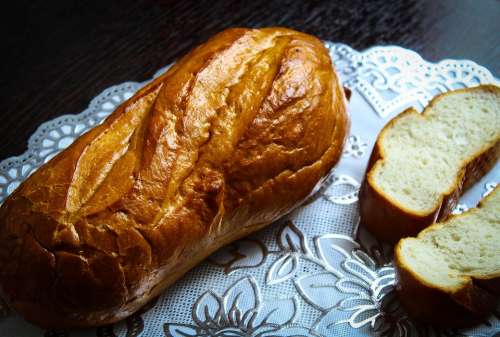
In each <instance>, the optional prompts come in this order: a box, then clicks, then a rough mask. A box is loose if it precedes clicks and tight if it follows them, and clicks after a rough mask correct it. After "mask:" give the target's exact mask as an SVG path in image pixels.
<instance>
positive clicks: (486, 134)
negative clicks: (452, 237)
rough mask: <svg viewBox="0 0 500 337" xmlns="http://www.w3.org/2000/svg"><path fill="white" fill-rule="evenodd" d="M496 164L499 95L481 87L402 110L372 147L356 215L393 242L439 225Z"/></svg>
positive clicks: (492, 88)
mask: <svg viewBox="0 0 500 337" xmlns="http://www.w3.org/2000/svg"><path fill="white" fill-rule="evenodd" d="M499 157H500V88H499V87H497V86H494V85H482V86H479V87H475V88H469V89H461V90H455V91H451V92H448V93H445V94H442V95H439V96H437V97H435V98H434V99H433V100H432V101H431V102H430V103H429V105H428V106H427V107H426V108H425V110H424V112H423V113H422V114H419V113H418V112H417V111H415V110H414V109H408V110H406V111H404V112H403V113H401V114H400V115H398V116H396V117H395V118H394V119H393V120H391V121H390V122H389V123H388V124H387V125H386V126H385V127H384V128H383V129H382V131H381V132H380V134H379V136H378V138H377V141H376V143H375V146H374V149H373V152H372V155H371V158H370V161H369V164H368V168H367V171H366V172H367V173H366V176H365V179H364V182H363V184H362V186H361V189H360V195H359V201H360V216H361V223H362V224H363V225H365V226H366V227H367V228H368V229H369V230H370V231H371V232H372V233H373V234H374V235H375V236H376V237H377V238H379V239H380V240H384V241H388V242H391V243H396V242H397V241H398V240H399V239H401V238H404V237H407V236H416V235H417V234H418V233H419V232H420V231H421V230H422V229H424V228H425V227H427V226H429V225H430V224H432V223H434V222H435V221H438V220H441V219H444V218H446V217H447V216H448V215H449V214H450V213H451V211H452V210H453V208H454V207H455V205H456V202H457V200H458V198H459V197H460V195H461V194H462V192H463V191H464V190H465V189H466V188H467V187H468V186H470V185H472V184H473V183H474V182H476V181H477V180H478V179H479V178H481V177H482V176H483V175H484V174H485V173H486V172H487V171H488V170H489V169H490V168H491V167H492V166H493V165H494V164H495V163H496V162H497V160H498V158H499Z"/></svg>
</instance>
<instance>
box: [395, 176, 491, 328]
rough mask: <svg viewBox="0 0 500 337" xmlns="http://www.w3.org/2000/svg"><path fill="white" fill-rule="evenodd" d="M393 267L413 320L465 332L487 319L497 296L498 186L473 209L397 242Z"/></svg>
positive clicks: (400, 292)
mask: <svg viewBox="0 0 500 337" xmlns="http://www.w3.org/2000/svg"><path fill="white" fill-rule="evenodd" d="M395 265H396V271H397V275H398V285H397V289H398V292H399V294H400V299H401V302H402V303H403V305H404V306H405V307H406V309H407V311H408V313H409V314H410V315H411V316H413V317H414V318H417V319H419V320H422V321H426V322H430V323H433V324H438V325H447V326H464V325H468V324H472V323H474V322H475V321H476V320H478V319H479V318H480V317H482V316H484V315H486V314H488V313H490V312H491V311H492V310H493V309H494V308H495V306H496V304H497V301H498V296H499V295H500V186H499V187H497V188H496V189H495V190H494V191H493V192H492V193H491V194H490V195H489V196H488V197H486V198H485V199H484V200H483V202H482V203H480V205H479V207H478V208H473V209H471V210H469V211H467V212H466V213H463V214H460V215H455V216H451V217H450V218H449V219H447V220H446V221H444V222H442V223H437V224H434V225H432V226H430V227H429V228H427V229H425V230H423V231H422V232H421V233H420V234H419V235H418V236H417V237H416V238H406V239H403V240H401V241H399V243H398V244H397V246H396V249H395Z"/></svg>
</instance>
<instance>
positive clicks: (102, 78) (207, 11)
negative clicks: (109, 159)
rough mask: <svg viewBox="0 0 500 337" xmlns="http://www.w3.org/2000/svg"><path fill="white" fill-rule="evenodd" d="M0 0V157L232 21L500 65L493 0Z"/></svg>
mask: <svg viewBox="0 0 500 337" xmlns="http://www.w3.org/2000/svg"><path fill="white" fill-rule="evenodd" d="M11 2H13V3H15V5H13V6H12V7H11V8H8V9H7V8H6V7H4V5H2V16H3V18H2V20H1V21H2V24H3V25H4V27H3V28H2V33H3V34H4V38H3V39H2V48H1V54H2V57H3V62H1V67H2V73H1V77H0V81H1V93H2V96H1V100H0V159H4V158H6V157H9V156H12V155H17V154H21V153H22V152H23V151H24V150H25V149H26V143H27V140H28V137H29V136H30V135H31V134H32V133H33V132H34V130H35V129H36V127H37V126H38V125H40V123H42V122H44V121H46V120H49V119H52V118H54V117H56V116H58V115H61V114H67V113H78V112H80V111H82V110H83V109H84V108H85V107H86V106H87V105H88V103H89V101H90V100H91V99H92V98H93V97H94V96H96V95H97V94H99V93H100V92H101V91H102V90H103V89H105V88H107V87H109V86H111V85H113V84H118V83H121V82H124V81H129V80H132V81H143V80H146V79H148V78H150V77H151V76H152V74H153V73H154V72H155V71H156V70H157V69H158V68H160V67H162V66H164V65H166V64H168V63H170V62H172V61H174V60H175V59H176V58H178V57H179V56H181V55H182V54H184V53H185V52H186V51H187V50H189V49H190V48H191V47H193V46H195V45H196V44H198V43H200V42H202V41H204V40H206V39H207V38H208V37H209V36H210V35H212V34H214V33H216V32H218V31H220V30H222V29H224V28H227V27H232V26H249V27H260V26H275V25H279V26H287V27H292V28H295V29H298V30H302V31H305V32H307V33H311V34H315V35H317V36H319V37H320V38H322V39H328V40H332V41H337V42H344V43H347V44H349V45H351V46H352V47H354V48H356V49H364V48H367V47H370V46H374V45H380V44H396V45H400V46H403V47H406V48H411V49H413V50H415V51H417V52H418V53H420V54H421V55H422V56H423V57H424V58H426V59H428V60H432V61H437V60H440V59H442V58H457V59H462V58H464V59H470V60H473V61H476V62H477V63H479V64H482V65H484V66H486V67H487V68H489V69H490V70H491V71H492V72H493V73H494V74H495V75H497V76H499V75H500V2H499V1H495V0H441V1H438V0H408V1H388V0H381V1H364V0H353V1H346V0H343V1H340V0H332V1H328V0H325V1H318V0H277V1H273V0H251V1H243V0H242V1H236V0H234V1H229V0H228V1H216V0H206V1H205V0H199V1H196V0H193V1H187V0H184V1H183V0H177V1H152V0H150V1H148V0H145V1H137V0H121V1H69V0H62V1H59V0H51V1H43V0H36V1H35V0H31V1H24V0H23V1H21V0H16V1H11Z"/></svg>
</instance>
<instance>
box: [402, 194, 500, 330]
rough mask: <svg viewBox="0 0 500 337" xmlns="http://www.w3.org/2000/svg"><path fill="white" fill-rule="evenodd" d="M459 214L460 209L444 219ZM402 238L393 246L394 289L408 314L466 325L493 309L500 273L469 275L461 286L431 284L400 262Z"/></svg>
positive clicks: (499, 289)
mask: <svg viewBox="0 0 500 337" xmlns="http://www.w3.org/2000/svg"><path fill="white" fill-rule="evenodd" d="M483 202H484V200H483ZM483 202H481V203H480V204H479V205H478V208H480V207H481V205H482V203H483ZM462 216H464V213H462V214H459V215H452V216H450V217H449V218H448V219H451V218H454V217H462ZM439 226H441V225H439ZM434 227H435V225H432V226H430V227H428V228H427V229H425V230H424V231H422V232H421V233H420V234H419V235H418V236H417V239H418V237H420V236H421V235H422V233H424V232H426V231H428V230H434ZM404 240H405V239H403V240H400V241H399V242H398V244H397V245H396V247H395V250H394V265H395V269H396V278H397V280H396V290H397V292H398V295H399V298H400V300H401V303H402V304H403V305H404V307H405V309H406V310H407V311H408V313H409V314H410V316H412V317H413V318H415V319H417V320H420V321H423V322H426V323H431V324H433V325H437V326H446V327H467V326H471V325H474V324H477V323H479V322H480V321H481V320H482V319H484V318H485V316H487V315H489V314H491V313H492V312H493V310H494V309H495V308H496V306H497V304H498V300H499V296H500V276H492V277H487V278H486V277H482V276H469V277H467V280H466V282H464V284H463V286H462V287H457V288H452V289H446V288H438V287H435V286H434V285H432V284H429V283H428V282H427V281H426V280H425V279H423V278H422V277H421V276H420V275H418V274H417V273H415V272H414V271H413V270H412V269H411V267H410V266H407V265H406V264H405V263H404V257H403V254H402V251H401V246H402V244H403V242H404Z"/></svg>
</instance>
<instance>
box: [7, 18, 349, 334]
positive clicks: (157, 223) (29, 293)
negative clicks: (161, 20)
mask: <svg viewBox="0 0 500 337" xmlns="http://www.w3.org/2000/svg"><path fill="white" fill-rule="evenodd" d="M348 128H349V123H348V117H347V114H346V106H345V97H344V93H343V91H342V88H341V85H340V83H339V80H338V78H337V76H336V75H335V72H334V71H333V68H332V63H331V60H330V57H329V55H328V52H327V50H326V49H325V47H324V46H323V45H322V43H321V41H319V40H318V39H316V38H314V37H312V36H310V35H306V34H303V33H299V32H296V31H293V30H289V29H284V28H266V29H242V28H239V29H229V30H226V31H224V32H222V33H220V34H217V35H216V36H214V37H213V38H211V39H210V40H209V41H208V42H206V43H205V44H203V45H201V46H199V47H197V48H195V49H194V50H192V51H191V52H190V53H189V54H188V55H186V56H185V57H183V58H182V59H181V60H179V61H178V62H177V63H176V64H175V65H174V66H173V67H171V68H170V69H169V70H168V71H167V72H166V73H165V74H163V75H161V76H160V77H158V78H157V79H155V80H154V81H153V82H151V83H150V84H148V85H146V86H145V87H144V88H142V89H141V90H139V92H137V93H136V94H135V95H134V96H133V97H132V98H130V99H129V100H128V101H127V102H125V103H123V104H122V105H121V106H120V107H118V108H117V109H116V111H115V112H113V114H111V115H110V116H109V117H108V118H107V119H106V120H105V121H104V123H103V124H101V125H100V126H97V127H96V128H94V129H93V130H91V131H89V132H88V133H86V134H84V135H82V136H81V137H80V138H79V139H77V140H76V141H75V142H74V143H73V144H72V145H71V146H70V147H68V148H67V149H66V150H64V151H63V152H61V153H60V154H59V155H57V156H56V157H54V158H53V159H52V160H51V161H50V162H48V163H47V164H46V165H44V166H43V167H41V168H40V169H39V170H38V171H37V172H35V173H34V174H33V175H32V176H31V177H30V178H29V179H27V180H26V181H25V182H24V183H22V184H21V186H20V187H19V188H18V189H17V190H16V191H15V192H14V193H13V194H12V195H11V196H10V197H9V198H8V199H7V200H6V201H5V202H4V204H3V205H2V207H1V208H0V291H1V295H2V297H3V298H5V299H6V300H7V302H8V303H9V304H10V305H11V306H12V307H13V308H14V309H15V310H16V311H17V312H18V313H20V314H21V315H22V316H24V317H25V318H26V319H28V320H29V321H31V322H33V323H35V324H38V325H40V326H43V327H50V328H65V327H85V326H96V325H103V324H108V323H112V322H115V321H118V320H120V319H123V318H125V317H127V316H128V315H130V314H132V313H133V312H135V311H137V310H138V309H139V308H140V307H141V306H142V305H143V304H145V303H146V302H147V301H148V300H150V299H151V298H153V297H154V296H156V295H157V294H159V293H160V292H161V291H162V290H163V289H165V288H166V287H167V286H169V285H170V284H171V283H172V282H174V281H175V280H177V279H178V278H180V277H181V276H182V275H183V274H184V273H185V272H187V271H188V270H189V269H190V268H192V267H193V266H194V265H195V264H196V263H198V262H199V261H201V260H202V259H204V258H205V257H206V256H208V255H209V254H210V253H211V252H213V251H215V250H216V249H218V248H219V247H221V246H222V245H224V244H226V243H228V242H230V241H232V240H235V239H237V238H240V237H242V236H244V235H247V234H249V233H251V232H254V231H256V230H258V229H259V228H261V227H263V226H265V225H267V224H269V223H271V222H273V221H274V220H276V219H277V218H279V217H281V216H282V215H284V214H285V213H287V212H290V211H291V210H292V209H293V208H294V207H296V206H297V205H298V204H299V203H300V202H301V201H302V200H304V199H305V198H306V197H307V196H308V194H309V193H310V192H311V191H312V190H313V188H314V186H315V184H316V183H317V182H318V181H319V180H320V179H321V178H322V177H323V176H325V175H326V174H327V172H328V171H329V170H330V169H331V168H332V166H333V165H334V164H335V163H336V162H337V161H338V159H339V157H340V155H341V153H342V147H343V144H344V141H345V138H346V135H347V133H348Z"/></svg>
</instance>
